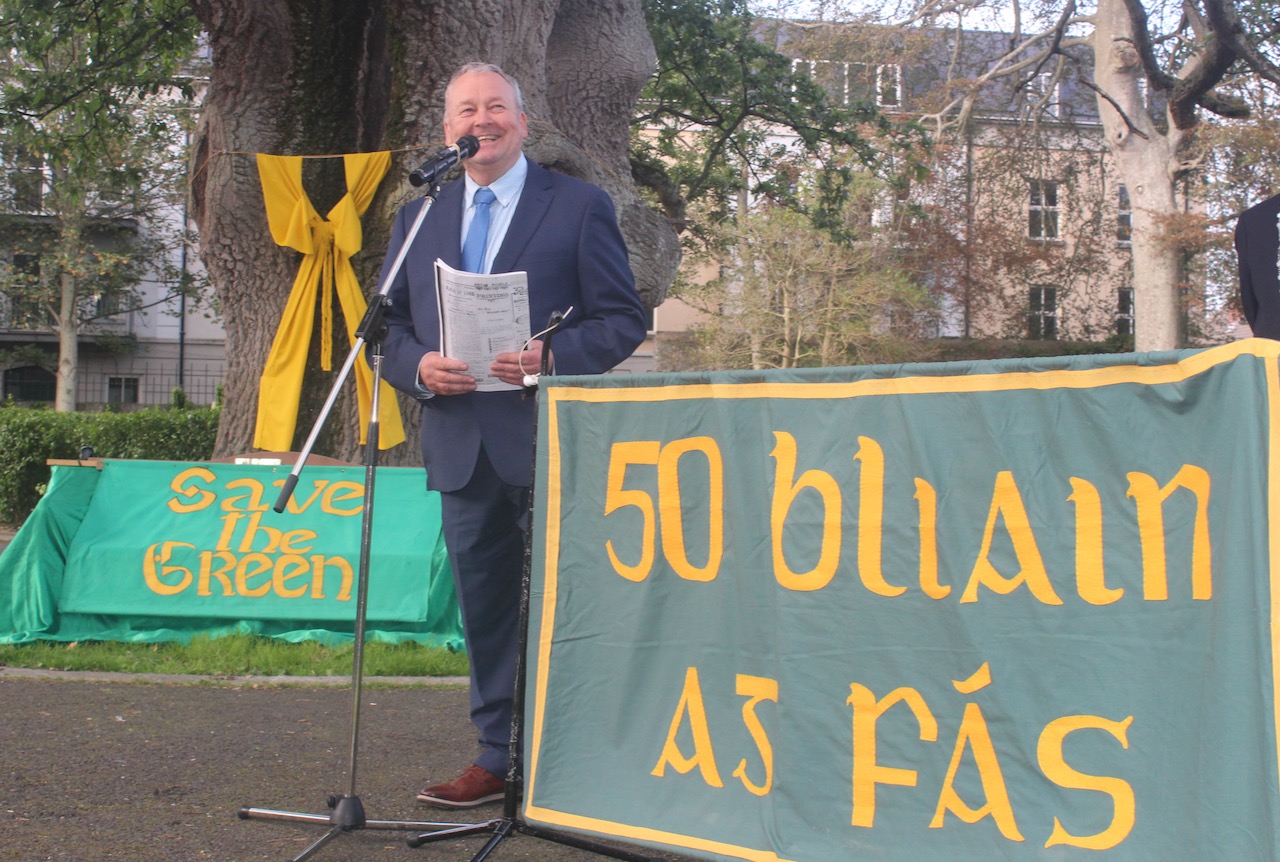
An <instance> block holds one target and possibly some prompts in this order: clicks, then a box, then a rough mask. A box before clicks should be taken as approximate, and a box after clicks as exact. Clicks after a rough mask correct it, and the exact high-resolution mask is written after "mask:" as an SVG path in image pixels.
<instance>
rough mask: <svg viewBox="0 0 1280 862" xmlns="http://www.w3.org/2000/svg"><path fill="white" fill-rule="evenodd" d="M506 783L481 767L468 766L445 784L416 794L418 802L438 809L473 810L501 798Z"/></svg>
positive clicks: (434, 785) (433, 786)
mask: <svg viewBox="0 0 1280 862" xmlns="http://www.w3.org/2000/svg"><path fill="white" fill-rule="evenodd" d="M505 786H506V782H505V781H504V780H503V779H501V778H499V777H498V776H496V775H494V774H492V773H491V772H489V771H488V770H487V769H485V768H484V767H483V766H474V765H473V766H468V767H467V768H466V771H464V772H463V773H462V774H461V775H459V776H458V777H457V778H455V779H453V781H450V782H449V783H447V784H433V785H432V786H431V787H428V788H427V789H426V790H421V791H419V792H418V801H419V802H425V803H427V804H428V805H434V806H436V807H438V808H475V807H476V806H477V805H484V804H485V803H486V802H497V801H498V800H499V799H501V798H502V794H503V788H504V787H505Z"/></svg>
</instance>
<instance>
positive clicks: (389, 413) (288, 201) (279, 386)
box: [253, 152, 405, 451]
mask: <svg viewBox="0 0 1280 862" xmlns="http://www.w3.org/2000/svg"><path fill="white" fill-rule="evenodd" d="M342 158H343V163H344V165H345V168H346V180H347V194H346V195H345V196H343V198H342V200H340V201H338V203H337V204H336V205H335V206H334V208H333V209H332V210H330V211H329V215H328V218H327V219H325V218H321V217H320V215H319V213H317V212H316V210H315V207H314V206H312V204H311V201H310V200H309V199H308V198H307V194H306V191H304V190H303V188H302V156H269V155H262V154H260V155H259V156H258V176H259V177H260V178H261V180H262V196H263V198H264V199H265V200H266V204H267V223H268V224H269V225H270V227H271V237H272V239H274V240H275V241H276V244H277V245H282V246H287V247H289V248H292V249H295V250H296V251H299V252H301V253H302V254H303V259H302V263H301V264H300V265H299V267H298V276H297V278H295V279H294V281H293V287H292V289H291V290H290V293H289V301H288V302H287V303H286V305H285V309H284V315H283V317H281V319H280V328H279V329H278V330H276V337H275V340H274V341H273V342H272V343H271V352H270V353H269V354H268V355H267V362H266V365H265V366H264V367H263V370H262V378H261V380H260V383H259V391H258V421H257V425H256V427H255V430H254V436H253V445H254V446H255V447H257V448H259V449H265V450H268V451H285V450H289V449H291V448H293V435H294V431H295V429H296V427H297V423H298V406H299V403H300V400H301V394H302V376H303V372H304V370H305V369H306V363H307V350H308V348H309V346H310V344H311V330H312V327H313V324H314V320H315V306H316V290H317V288H322V289H323V296H322V297H321V302H320V324H321V328H322V335H321V342H320V365H321V367H322V368H323V369H324V370H325V371H329V370H330V369H331V368H332V367H333V346H332V339H331V333H332V331H333V295H334V290H335V288H336V290H337V294H338V301H339V302H340V303H342V314H343V316H344V317H345V318H346V322H347V337H348V339H349V340H350V342H351V344H353V345H354V344H355V341H356V327H357V326H359V324H360V321H361V320H362V319H363V318H364V313H365V310H366V308H367V307H368V305H367V303H366V302H365V298H364V294H363V293H362V292H361V290H360V282H359V280H358V279H357V278H356V273H355V270H354V269H352V267H351V256H352V255H353V254H355V253H356V252H358V251H359V250H360V248H361V246H362V245H363V243H364V234H363V231H362V230H361V227H360V216H361V215H363V214H364V211H365V210H367V209H368V208H369V204H370V203H371V202H372V201H373V195H374V192H376V191H377V188H378V185H379V184H380V183H381V182H382V178H383V177H384V176H386V173H387V170H388V169H389V168H390V166H391V154H390V153H388V152H381V153H355V154H349V155H345V156H343V157H342ZM355 373H356V395H357V399H358V402H359V407H360V443H361V444H363V443H364V442H365V437H366V429H367V427H368V424H369V414H370V412H371V410H372V403H373V371H372V369H370V368H369V364H368V362H367V361H366V360H365V358H364V356H363V355H361V356H360V357H358V359H357V360H356V363H355ZM378 424H379V434H378V447H379V448H380V449H390V448H391V447H392V446H395V445H396V444H398V443H401V442H403V441H404V439H405V433H404V424H403V423H402V422H401V420H400V409H399V407H398V406H397V404H396V399H395V393H394V391H393V390H392V389H391V387H390V386H389V385H388V384H387V383H386V381H383V382H382V389H381V390H380V395H379V399H378Z"/></svg>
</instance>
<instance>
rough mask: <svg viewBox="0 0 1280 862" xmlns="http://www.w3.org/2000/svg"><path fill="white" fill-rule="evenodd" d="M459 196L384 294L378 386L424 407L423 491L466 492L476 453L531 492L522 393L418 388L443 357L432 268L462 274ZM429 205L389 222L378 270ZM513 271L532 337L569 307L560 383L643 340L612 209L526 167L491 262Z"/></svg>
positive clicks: (447, 201) (442, 202)
mask: <svg viewBox="0 0 1280 862" xmlns="http://www.w3.org/2000/svg"><path fill="white" fill-rule="evenodd" d="M464 197H465V183H464V182H463V181H462V180H461V179H459V180H455V181H453V182H451V183H449V184H447V185H445V186H444V187H442V188H441V189H440V193H439V194H438V195H437V197H436V201H435V203H434V204H433V205H432V207H431V209H430V211H428V213H427V215H426V218H425V219H424V220H423V223H422V227H421V229H420V230H419V232H418V234H417V236H416V237H415V239H414V242H413V245H412V246H411V247H410V250H409V253H408V255H407V256H406V257H405V261H404V264H403V266H402V267H401V270H400V272H399V273H398V275H397V277H396V279H395V280H394V282H392V284H391V285H390V287H389V288H388V291H387V295H388V298H389V299H390V303H391V304H390V308H389V309H388V311H387V314H386V321H387V327H388V331H387V337H386V340H385V342H384V344H385V347H384V360H383V377H384V378H385V379H386V380H387V382H388V383H390V384H391V385H392V386H394V387H396V388H397V389H399V390H400V391H402V392H405V393H407V394H409V395H412V396H414V397H415V398H418V399H419V400H420V401H421V403H422V457H423V461H424V462H425V465H426V468H427V485H428V487H430V488H432V489H433V490H437V491H456V490H458V489H459V488H461V487H462V486H463V485H465V484H466V483H467V480H468V479H470V477H471V474H472V471H473V469H474V467H475V463H476V457H477V455H478V453H479V450H480V446H481V444H483V445H484V450H485V453H486V454H487V456H488V458H489V460H490V462H491V463H492V464H493V466H494V469H495V470H496V471H497V473H498V475H499V476H500V477H501V478H502V480H503V481H504V482H507V483H508V484H511V485H519V486H528V485H529V484H530V483H531V471H532V463H533V444H534V440H533V422H534V410H535V408H536V399H534V398H533V397H531V396H528V395H526V394H525V393H523V392H518V391H512V392H472V393H468V394H466V395H440V396H436V397H434V398H428V399H424V398H423V397H422V394H421V392H420V391H419V390H418V389H417V385H416V384H417V380H418V362H419V361H420V360H421V358H422V357H423V355H425V354H426V353H428V352H429V351H433V350H439V349H440V320H439V312H438V309H437V306H436V298H435V297H436V292H435V261H436V259H437V258H439V259H440V260H443V261H444V262H445V263H447V264H448V265H450V266H452V267H454V268H461V258H462V252H461V245H462V238H461V236H462V210H463V203H464V200H463V199H464ZM426 200H427V199H426V198H423V199H419V200H417V201H413V202H411V203H409V204H407V205H405V206H404V207H402V208H401V210H400V212H399V213H398V214H397V216H396V221H395V225H394V228H393V230H392V236H391V243H390V247H389V248H388V249H387V257H386V261H385V262H384V263H383V268H384V272H386V271H389V268H390V266H391V263H392V261H394V259H395V257H396V255H397V254H398V252H399V249H400V248H401V246H403V244H404V241H405V237H406V235H407V233H408V231H409V229H410V227H411V226H412V224H413V221H414V219H415V218H416V217H417V214H418V209H419V207H421V206H423V205H424V204H425V203H426ZM515 271H525V272H527V273H528V275H529V312H530V329H531V331H530V335H532V334H533V333H534V332H540V331H541V330H542V329H543V328H544V327H545V326H546V325H547V321H548V319H549V318H550V317H551V313H552V312H553V311H561V312H563V311H566V310H567V309H568V308H569V306H573V312H572V313H571V314H570V315H569V317H568V318H566V319H565V322H564V324H563V325H562V326H561V328H560V329H558V330H557V331H556V333H555V335H554V337H553V339H552V343H551V352H552V354H553V355H554V357H555V371H556V373H558V374H599V373H602V372H605V371H608V370H609V369H610V368H613V367H614V366H615V365H617V364H618V363H619V362H621V361H622V360H624V359H626V358H627V357H628V356H630V355H631V353H632V352H633V351H634V350H635V348H636V347H637V346H639V344H640V342H641V341H643V340H644V336H645V329H646V325H645V315H644V307H643V305H642V304H641V302H640V298H639V296H638V295H637V294H636V289H635V277H634V275H633V273H632V271H631V267H630V265H629V263H628V261H627V249H626V245H625V243H624V242H623V239H622V233H621V231H619V229H618V222H617V217H616V215H615V213H614V208H613V202H612V201H611V200H610V199H609V196H608V194H607V193H605V191H604V190H603V189H601V188H599V187H597V186H594V185H591V184H590V183H586V182H583V181H582V180H578V179H575V178H573V177H569V176H566V175H564V174H558V173H553V172H552V171H548V170H546V169H545V168H542V167H540V166H539V165H537V164H536V163H534V162H533V160H529V174H528V177H527V178H526V179H525V184H524V190H523V191H522V192H521V194H520V200H519V202H518V203H517V205H516V210H515V213H514V214H513V216H512V220H511V225H510V227H509V228H508V229H507V234H506V237H505V239H504V240H503V243H502V247H501V248H500V249H499V251H498V255H497V257H496V258H495V260H494V262H493V272H515ZM530 371H531V372H533V373H536V372H537V369H530Z"/></svg>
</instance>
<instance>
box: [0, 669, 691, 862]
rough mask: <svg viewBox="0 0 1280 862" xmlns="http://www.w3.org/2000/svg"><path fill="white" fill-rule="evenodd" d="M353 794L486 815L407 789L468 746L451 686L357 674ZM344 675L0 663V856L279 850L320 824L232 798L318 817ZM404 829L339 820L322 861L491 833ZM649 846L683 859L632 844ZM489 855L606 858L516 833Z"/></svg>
mask: <svg viewBox="0 0 1280 862" xmlns="http://www.w3.org/2000/svg"><path fill="white" fill-rule="evenodd" d="M365 682H366V685H365V687H364V690H363V697H362V701H361V702H362V705H361V710H360V745H359V748H358V756H357V759H356V763H357V773H356V784H355V789H356V793H355V795H356V796H359V797H360V800H361V802H362V804H363V806H364V810H365V816H366V817H367V818H368V819H370V820H395V821H411V822H420V821H433V822H435V821H441V822H446V823H461V822H483V821H487V820H491V819H494V818H500V817H501V816H502V806H501V805H500V804H495V805H490V806H485V807H483V808H480V809H476V810H474V811H471V812H442V811H439V810H437V809H430V808H426V807H424V806H422V805H419V804H418V803H417V802H416V801H415V800H414V798H413V797H414V793H415V792H416V791H417V790H418V788H420V787H422V786H423V785H424V784H425V783H428V782H429V781H435V780H439V779H441V778H445V779H447V778H451V777H453V776H454V775H455V774H457V773H458V772H460V771H461V770H462V769H463V768H465V767H466V766H467V765H468V764H469V763H470V761H471V757H472V756H473V755H474V753H475V743H474V739H475V737H474V732H473V730H472V728H471V726H470V724H469V723H468V722H467V719H466V714H467V691H466V690H465V687H462V686H447V687H439V686H436V687H427V686H423V685H417V686H413V687H406V686H397V687H391V688H381V687H380V686H378V685H377V683H376V681H375V680H368V679H366V681H365ZM351 713H352V693H351V688H350V685H349V681H348V684H346V685H328V686H312V687H303V686H298V685H288V686H281V685H276V684H270V683H264V682H249V681H239V682H232V683H227V682H219V683H216V684H214V683H210V682H207V681H206V682H203V683H200V682H195V683H193V682H192V681H191V680H187V681H185V682H184V683H178V682H175V681H172V680H166V681H164V682H156V681H154V680H144V681H138V680H135V679H129V678H125V679H124V680H121V679H120V678H118V677H112V676H110V675H102V674H95V675H85V674H36V673H33V672H23V671H19V670H16V669H5V668H0V860H6V862H8V860H17V862H45V860H57V862H106V860H121V862H160V860H165V862H172V860H226V862H231V860H237V862H248V860H291V859H293V858H295V857H296V856H297V855H298V854H300V853H302V852H303V851H304V850H305V849H306V848H307V847H308V846H309V845H311V844H312V842H314V841H316V840H317V839H318V838H320V837H321V836H322V835H324V834H325V832H326V831H327V827H326V826H321V825H312V824H307V823H286V822H279V821H270V820H261V819H256V818H255V819H251V820H242V819H240V818H239V817H238V816H237V812H238V811H239V809H240V808H241V807H242V806H252V807H255V808H266V809H278V810H285V811H298V812H303V813H308V814H320V815H323V816H324V817H328V814H329V811H328V808H327V807H326V804H327V800H328V798H329V796H330V795H335V794H336V795H341V794H343V793H345V792H346V791H347V790H348V788H349V786H350V779H349V776H348V768H349V765H350V761H351ZM413 834H415V832H414V831H408V832H400V831H386V830H381V829H358V830H353V831H351V832H347V833H342V834H339V835H338V836H337V837H336V838H334V839H333V840H332V841H330V842H328V843H327V844H325V845H324V846H322V847H320V848H319V849H318V850H317V851H316V852H315V853H314V854H313V855H312V856H311V857H310V858H311V859H315V860H318V862H325V860H328V862H357V860H360V862H378V860H383V859H386V860H391V859H406V860H407V859H420V860H423V862H432V860H446V859H448V860H455V859H456V860H468V859H472V858H473V856H474V855H475V854H477V853H479V852H480V851H481V849H482V848H483V847H484V844H485V841H486V839H487V837H488V834H481V835H477V836H469V837H463V838H456V839H449V840H444V841H439V842H432V843H428V844H425V845H423V846H422V847H419V848H410V847H409V846H408V844H407V842H406V839H407V838H408V837H410V836H411V835H413ZM633 852H638V853H645V854H649V855H651V856H653V857H654V858H659V859H668V860H679V859H681V858H682V857H677V856H667V855H662V854H658V853H654V852H652V851H648V850H643V849H639V848H633ZM488 858H490V859H493V860H495V862H499V860H566V862H586V860H591V859H603V858H608V857H605V856H602V855H600V854H597V853H595V852H590V851H585V850H579V849H573V848H569V847H566V846H564V845H562V844H559V843H557V842H552V841H547V840H546V839H543V838H539V837H534V836H531V835H525V834H514V835H512V836H510V837H508V838H505V839H503V840H502V841H501V843H500V844H499V845H498V846H497V847H496V848H495V849H494V850H493V851H492V852H491V853H490V855H489V857H488Z"/></svg>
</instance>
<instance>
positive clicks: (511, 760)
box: [409, 311, 662, 862]
mask: <svg viewBox="0 0 1280 862" xmlns="http://www.w3.org/2000/svg"><path fill="white" fill-rule="evenodd" d="M564 318H565V314H564V313H562V312H559V311H555V312H552V314H551V319H550V320H549V321H548V322H547V328H546V330H544V332H543V334H544V335H545V338H543V341H542V362H541V366H540V369H539V379H541V378H542V377H545V376H547V375H548V374H549V373H550V361H551V336H553V335H554V334H555V332H556V330H557V329H558V328H559V327H560V324H561V323H562V322H563V321H564ZM525 383H526V392H528V391H532V392H533V393H534V397H535V400H536V398H537V395H536V393H537V389H538V387H537V381H532V385H530V383H531V381H530V380H529V378H527V377H526V378H525ZM533 439H534V444H535V445H534V454H533V470H532V472H531V473H530V481H529V530H528V532H527V533H526V534H525V541H524V565H523V572H522V573H521V577H520V610H519V621H518V623H517V643H518V646H517V649H516V681H515V692H514V693H513V695H512V699H511V744H510V747H509V749H508V754H507V778H506V785H505V787H504V788H503V799H502V816H501V817H496V818H494V819H492V820H488V821H485V822H482V823H473V824H459V825H457V826H454V827H452V828H449V827H445V828H438V829H435V830H434V831H431V832H424V833H422V834H421V835H415V836H413V837H411V838H409V846H410V847H421V846H422V845H423V844H428V843H431V842H434V841H443V840H445V839H448V838H459V837H462V836H467V835H482V834H489V835H491V837H490V838H489V840H488V841H487V842H485V845H484V846H483V847H481V848H480V851H479V852H478V853H476V855H475V856H473V857H472V862H481V860H483V859H485V858H487V857H488V856H489V854H490V853H492V852H493V851H494V850H495V849H496V848H497V846H498V845H499V844H501V843H502V841H503V840H504V839H505V838H507V837H508V836H510V835H512V834H514V833H517V832H518V833H521V834H524V835H532V836H533V837H535V838H541V839H543V840H544V841H552V842H555V843H557V844H563V845H564V846H566V847H574V848H576V849H578V850H586V851H588V852H592V853H598V854H600V855H602V856H611V857H613V858H614V859H622V860H625V862H662V860H660V859H657V858H655V857H652V856H643V855H641V854H639V853H633V852H631V851H629V850H623V849H621V848H617V847H609V846H607V845H604V844H599V843H597V842H594V841H590V840H588V839H585V838H579V837H577V836H575V835H566V834H564V833H562V832H555V831H552V830H549V829H543V828H541V827H539V826H532V825H530V824H529V823H526V822H525V821H524V820H522V819H521V818H520V814H519V810H520V787H521V785H522V782H521V780H520V756H519V753H520V745H521V741H522V737H523V730H524V701H525V676H526V669H525V651H526V650H527V649H528V647H529V594H530V588H531V585H532V583H533V514H534V483H535V481H536V479H537V468H538V451H537V445H536V444H537V440H538V406H537V405H536V404H535V405H534V411H533Z"/></svg>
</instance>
